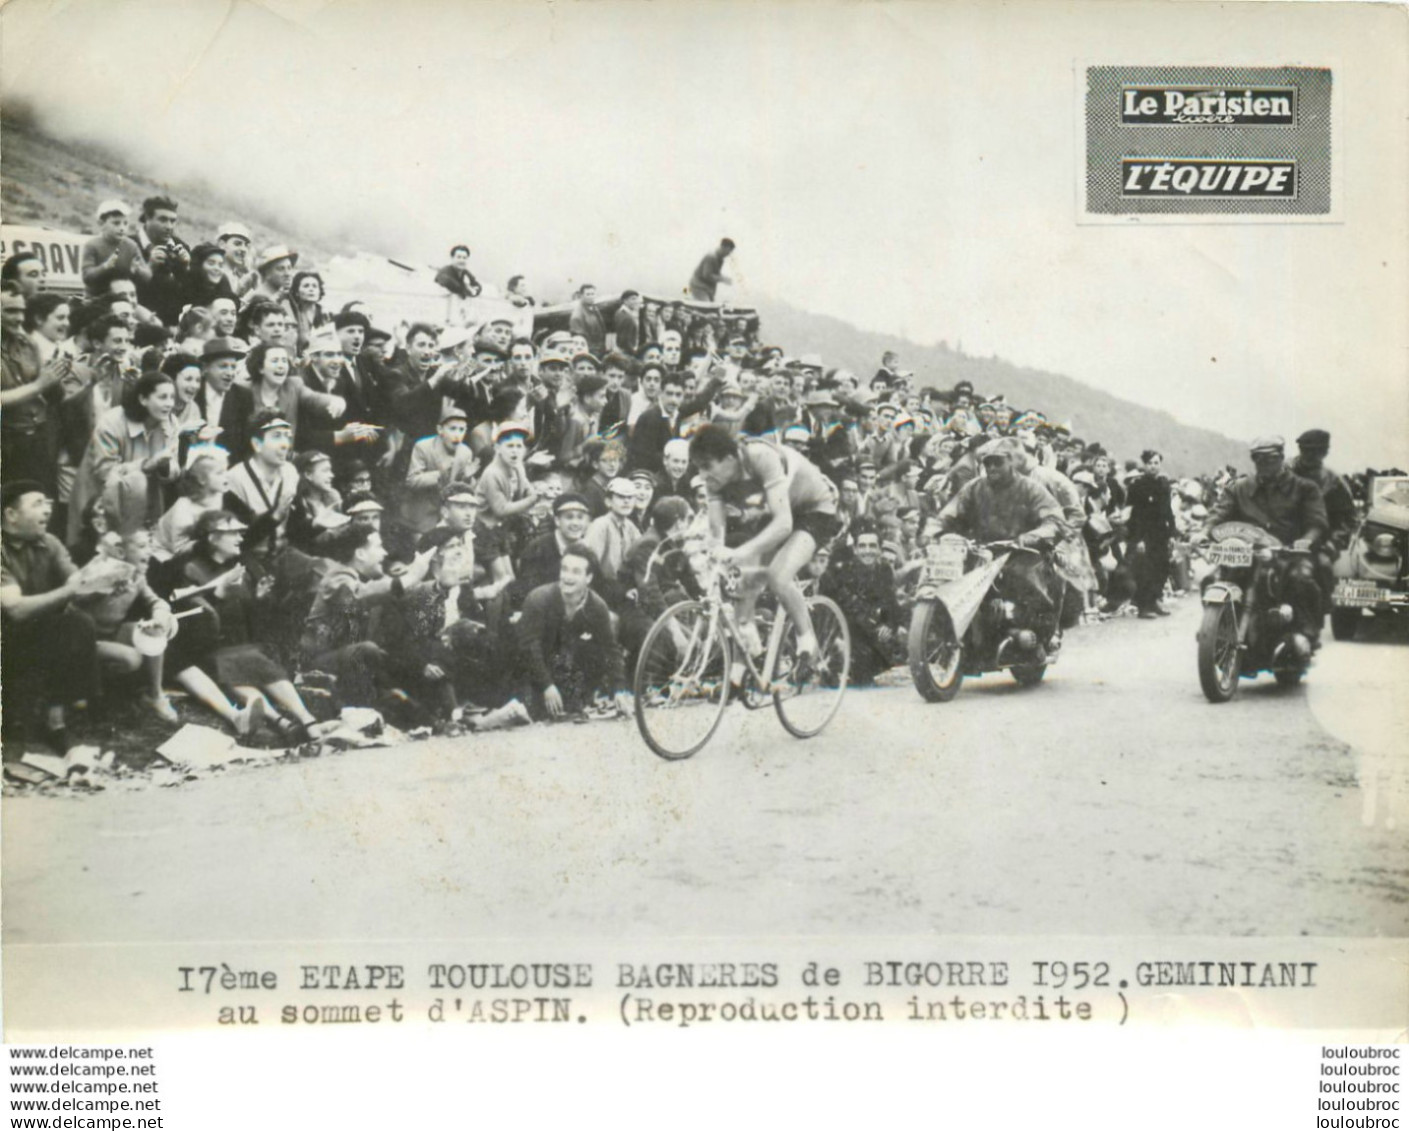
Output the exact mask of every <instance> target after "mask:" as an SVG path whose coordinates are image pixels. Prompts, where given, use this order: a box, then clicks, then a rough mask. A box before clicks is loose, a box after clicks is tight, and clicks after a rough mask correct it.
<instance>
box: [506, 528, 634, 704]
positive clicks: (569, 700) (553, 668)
mask: <svg viewBox="0 0 1409 1131" xmlns="http://www.w3.org/2000/svg"><path fill="white" fill-rule="evenodd" d="M596 572H597V563H596V561H595V560H594V558H593V555H592V551H591V550H588V549H587V548H586V547H584V546H578V545H572V546H568V547H567V548H566V549H565V550H564V551H563V553H562V558H561V561H560V564H559V571H558V578H557V581H556V582H550V583H548V584H546V585H541V586H539V587H538V588H537V589H534V590H533V592H531V593H530V594H529V595H528V598H527V599H526V600H525V601H524V608H523V616H522V618H521V619H520V620H519V642H520V646H521V649H522V652H523V657H524V666H525V668H526V670H527V673H528V683H529V689H530V694H531V700H530V707H529V712H530V714H532V715H533V717H534V718H536V719H542V718H544V717H545V716H546V717H548V718H553V719H557V718H561V717H563V716H564V715H569V714H577V713H579V712H581V711H584V710H586V709H587V708H588V707H589V706H591V704H592V698H593V695H594V693H597V694H604V695H611V696H614V697H616V699H617V703H618V707H620V708H621V709H622V710H623V711H625V710H626V704H625V701H624V700H625V682H626V673H625V670H624V668H623V665H622V658H621V651H620V649H619V648H618V647H617V640H616V630H615V629H614V628H613V626H612V615H611V611H610V610H609V609H608V608H607V605H606V602H605V601H603V600H602V598H601V597H599V596H597V594H595V593H593V592H592V591H591V588H590V586H591V583H592V579H593V577H594V576H595V575H596Z"/></svg>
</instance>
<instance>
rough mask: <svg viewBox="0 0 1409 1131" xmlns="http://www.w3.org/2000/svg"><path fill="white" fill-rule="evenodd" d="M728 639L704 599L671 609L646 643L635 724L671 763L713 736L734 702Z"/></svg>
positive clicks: (638, 667)
mask: <svg viewBox="0 0 1409 1131" xmlns="http://www.w3.org/2000/svg"><path fill="white" fill-rule="evenodd" d="M729 658H730V652H729V639H728V637H727V636H725V634H724V629H723V626H721V625H720V623H719V618H718V616H711V615H710V610H709V609H708V608H707V607H706V606H705V604H704V603H703V602H701V601H682V602H680V604H678V605H673V606H671V607H670V608H669V609H666V611H665V612H663V613H662V614H661V615H660V617H659V618H657V620H656V623H655V624H653V625H652V626H651V631H650V632H648V633H647V634H646V640H645V643H643V644H642V645H641V654H640V656H639V658H638V659H637V661H636V679H635V683H634V685H633V690H634V692H635V698H636V726H637V727H638V728H639V729H640V731H641V737H642V738H644V739H645V740H646V745H647V746H649V747H650V748H651V749H652V750H654V751H655V752H656V753H657V754H659V755H660V756H661V757H662V758H665V759H667V760H668V761H672V762H674V761H678V760H679V759H681V758H688V757H690V755H691V754H694V753H695V752H696V751H698V750H699V749H700V748H701V747H702V746H704V744H705V743H706V742H708V741H709V740H710V738H711V737H712V736H713V734H714V732H715V730H716V728H717V727H718V726H719V720H720V719H721V718H722V717H723V715H724V708H725V707H726V706H727V705H728V703H729Z"/></svg>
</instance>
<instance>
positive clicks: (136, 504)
mask: <svg viewBox="0 0 1409 1131" xmlns="http://www.w3.org/2000/svg"><path fill="white" fill-rule="evenodd" d="M175 406H176V388H175V385H174V384H173V383H172V380H171V378H170V377H168V376H167V375H166V374H164V373H160V372H156V373H144V374H143V375H142V377H141V378H140V379H139V380H138V381H137V383H136V384H135V385H134V386H133V388H132V390H131V391H130V392H129V393H128V394H127V396H126V397H125V398H124V400H123V403H122V404H121V405H120V406H119V407H117V408H111V409H108V410H107V411H106V412H105V413H104V414H103V415H102V416H101V417H100V418H99V419H98V422H97V424H96V426H95V427H94V429H93V438H92V440H91V441H90V442H89V444H88V448H87V450H86V451H85V453H84V456H83V461H82V463H81V464H80V465H79V468H78V476H77V479H76V480H75V482H74V488H73V513H72V515H71V517H72V519H73V521H72V523H71V530H70V533H71V534H72V535H74V536H76V535H77V533H78V524H77V519H78V517H79V516H80V515H81V514H82V512H83V508H84V507H86V506H87V505H88V503H89V501H90V500H92V499H94V498H96V497H98V496H100V495H101V496H102V498H103V503H104V507H105V508H106V510H107V514H108V521H109V522H110V523H111V525H112V527H113V529H114V530H115V531H117V532H118V533H119V534H128V533H130V532H131V531H133V530H136V529H137V528H138V527H141V526H145V525H147V524H149V523H152V522H155V521H156V520H157V519H158V518H159V517H161V515H162V514H163V513H164V512H165V510H166V501H165V497H164V489H165V488H166V487H168V486H170V485H172V484H174V483H175V482H176V480H177V478H178V477H179V476H180V474H181V465H180V461H179V453H178V450H177V449H178V433H177V430H176V425H175V423H174V422H173V421H172V419H171V413H172V410H173V409H174V408H175Z"/></svg>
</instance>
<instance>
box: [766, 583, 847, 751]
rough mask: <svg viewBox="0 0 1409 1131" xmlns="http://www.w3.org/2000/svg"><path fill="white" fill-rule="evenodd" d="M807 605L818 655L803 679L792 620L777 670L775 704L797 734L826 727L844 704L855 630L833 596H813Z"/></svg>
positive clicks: (803, 735) (786, 724) (789, 729)
mask: <svg viewBox="0 0 1409 1131" xmlns="http://www.w3.org/2000/svg"><path fill="white" fill-rule="evenodd" d="M807 611H808V613H809V614H811V616H812V630H813V631H814V632H815V633H816V634H817V655H816V656H815V657H814V658H813V661H812V664H811V665H810V667H811V670H810V671H804V672H802V673H801V674H802V676H803V678H802V679H800V680H799V679H797V678H796V676H797V675H798V674H799V673H798V668H797V626H796V625H795V624H793V622H792V621H791V620H789V621H788V624H787V627H786V628H785V629H784V635H783V643H782V647H781V648H780V649H779V650H778V663H777V670H778V673H779V674H778V675H777V676H775V678H774V686H773V709H774V710H775V711H777V712H778V721H779V722H781V723H782V724H783V726H784V728H785V729H786V730H787V732H788V733H789V734H791V735H794V736H795V737H797V738H812V737H813V736H814V735H817V734H821V733H822V728H823V727H825V726H826V725H827V724H828V723H829V722H831V721H832V716H833V715H835V714H836V713H837V708H838V707H840V706H841V699H842V695H843V694H844V693H845V692H846V681H847V678H848V677H849V676H850V675H851V630H850V629H848V628H847V626H846V618H845V617H844V616H842V612H841V609H840V608H838V607H837V603H836V602H835V601H833V600H832V599H831V598H830V597H812V598H810V599H809V600H808V602H807ZM779 615H781V613H780V614H779Z"/></svg>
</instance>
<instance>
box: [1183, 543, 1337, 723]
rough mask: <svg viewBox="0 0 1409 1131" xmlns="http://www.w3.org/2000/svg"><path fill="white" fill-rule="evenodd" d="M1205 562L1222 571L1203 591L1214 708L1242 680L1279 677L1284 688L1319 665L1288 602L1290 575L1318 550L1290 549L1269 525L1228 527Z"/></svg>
mask: <svg viewBox="0 0 1409 1131" xmlns="http://www.w3.org/2000/svg"><path fill="white" fill-rule="evenodd" d="M1209 537H1210V538H1211V542H1210V543H1209V544H1208V545H1206V546H1204V547H1203V558H1204V560H1205V561H1206V562H1208V563H1209V564H1210V565H1212V566H1216V567H1217V569H1216V571H1215V572H1214V573H1213V574H1211V575H1210V576H1209V579H1208V581H1207V582H1206V583H1205V585H1204V591H1203V607H1204V608H1203V620H1202V622H1201V623H1200V625H1199V633H1198V642H1199V653H1198V655H1199V683H1200V685H1201V686H1202V687H1203V692H1204V695H1205V696H1206V697H1207V698H1208V700H1209V702H1210V703H1226V702H1228V700H1230V699H1232V698H1233V696H1234V695H1236V694H1237V693H1238V681H1239V680H1240V679H1255V678H1256V677H1257V676H1258V675H1259V674H1260V673H1262V672H1271V673H1272V675H1273V676H1274V678H1275V679H1276V680H1277V682H1278V683H1279V684H1281V685H1282V686H1283V687H1290V686H1293V685H1295V684H1296V683H1298V682H1299V681H1300V680H1301V677H1302V676H1303V675H1305V674H1306V670H1307V668H1308V667H1310V665H1311V651H1312V649H1311V642H1310V641H1309V640H1308V639H1307V638H1306V636H1304V635H1303V634H1302V633H1300V632H1298V631H1297V628H1296V617H1295V611H1294V609H1293V607H1292V605H1291V604H1289V603H1288V602H1287V601H1286V600H1285V599H1284V598H1285V596H1286V589H1287V578H1288V575H1289V573H1290V571H1291V570H1292V569H1293V568H1295V567H1296V566H1297V565H1298V564H1299V563H1300V562H1303V561H1307V560H1309V559H1310V558H1311V551H1310V550H1299V549H1296V548H1294V547H1291V546H1284V545H1283V544H1282V542H1281V540H1280V539H1278V538H1277V537H1276V536H1274V535H1272V534H1269V533H1268V532H1267V531H1265V530H1263V529H1262V528H1261V527H1258V526H1254V525H1252V524H1251V523H1246V522H1224V523H1220V524H1218V525H1217V526H1215V527H1213V529H1212V530H1210V531H1209Z"/></svg>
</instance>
